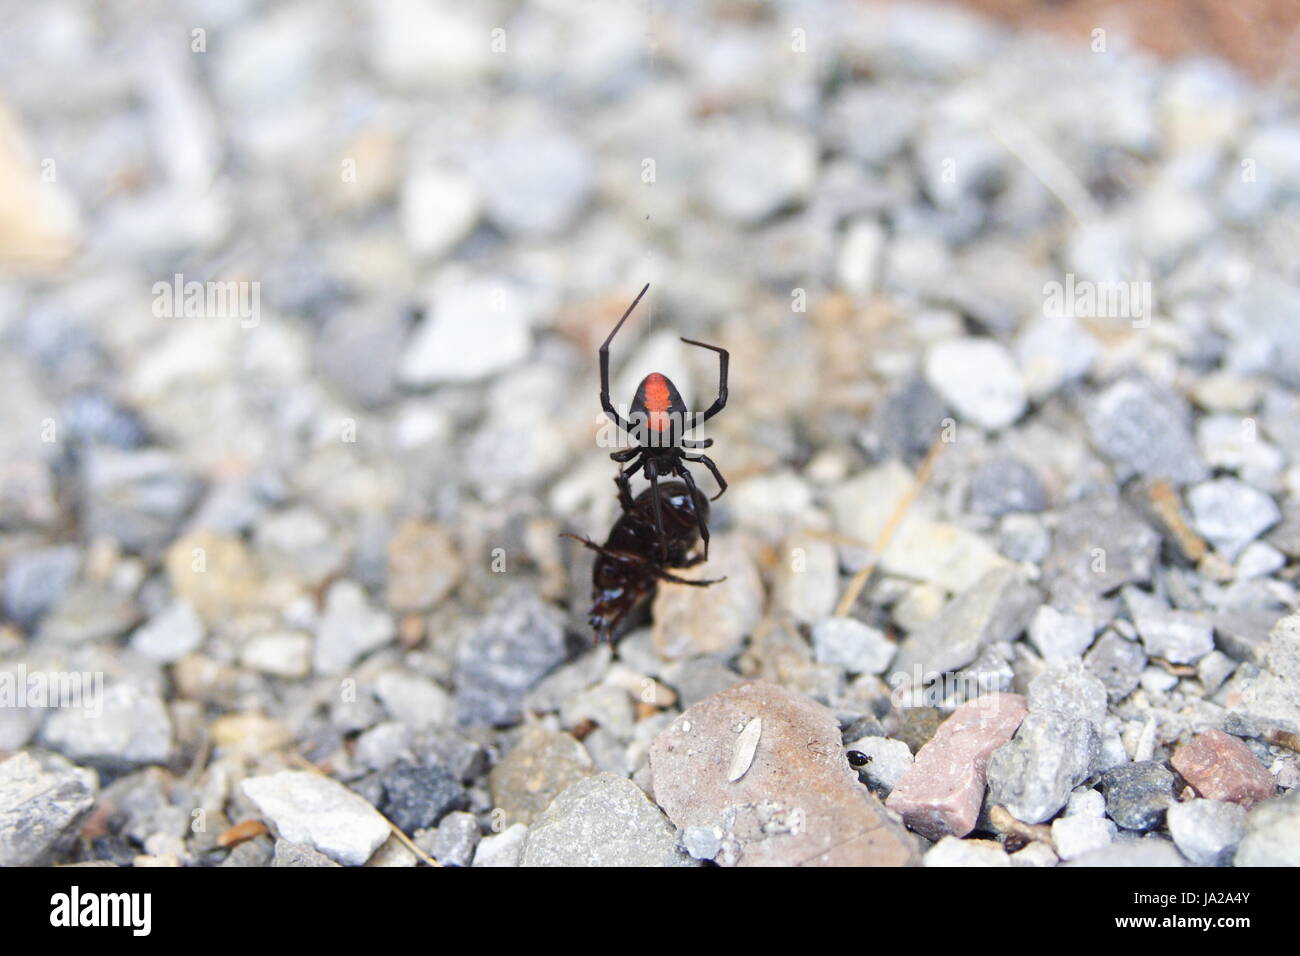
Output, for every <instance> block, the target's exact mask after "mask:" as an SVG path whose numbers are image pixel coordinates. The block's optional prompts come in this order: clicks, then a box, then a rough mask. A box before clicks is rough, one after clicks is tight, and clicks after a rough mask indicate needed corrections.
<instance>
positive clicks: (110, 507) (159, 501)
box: [84, 446, 201, 551]
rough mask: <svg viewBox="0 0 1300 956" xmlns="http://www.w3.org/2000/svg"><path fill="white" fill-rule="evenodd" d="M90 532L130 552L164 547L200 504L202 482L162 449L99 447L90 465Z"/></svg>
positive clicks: (87, 513)
mask: <svg viewBox="0 0 1300 956" xmlns="http://www.w3.org/2000/svg"><path fill="white" fill-rule="evenodd" d="M84 480H85V488H86V510H85V521H86V534H87V535H88V536H90V537H94V536H97V535H105V536H107V537H110V538H113V539H115V540H116V541H117V542H118V543H119V544H121V545H122V547H123V548H125V549H126V550H128V551H156V550H158V549H161V548H162V547H163V546H164V545H165V544H166V543H167V542H168V541H170V540H171V538H172V536H173V535H174V534H175V533H176V531H177V530H178V529H179V527H180V523H181V521H182V519H184V517H185V515H186V513H187V512H188V511H189V510H190V508H192V507H193V506H194V503H195V502H196V501H197V500H198V497H199V492H200V490H201V488H200V485H199V482H198V481H197V479H195V478H194V477H193V476H192V475H190V474H188V473H187V472H186V471H185V470H184V468H183V467H182V465H181V462H180V461H179V460H178V459H177V458H175V457H174V456H172V455H170V454H168V453H166V452H163V451H160V450H158V449H146V450H143V451H119V450H117V449H114V448H108V447H105V446H93V448H92V449H91V450H90V451H89V452H88V454H87V457H86V461H85V478H84Z"/></svg>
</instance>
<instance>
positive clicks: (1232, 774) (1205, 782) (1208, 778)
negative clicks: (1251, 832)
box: [1170, 730, 1277, 807]
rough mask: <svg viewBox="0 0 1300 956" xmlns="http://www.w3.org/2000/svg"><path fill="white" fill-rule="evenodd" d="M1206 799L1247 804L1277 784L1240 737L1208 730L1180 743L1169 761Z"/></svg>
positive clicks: (1270, 792) (1269, 793)
mask: <svg viewBox="0 0 1300 956" xmlns="http://www.w3.org/2000/svg"><path fill="white" fill-rule="evenodd" d="M1170 762H1171V763H1172V764H1173V765H1174V769H1175V770H1177V771H1178V772H1179V773H1180V774H1182V775H1183V779H1184V780H1186V781H1187V782H1188V783H1189V784H1191V785H1192V788H1193V789H1194V790H1195V791H1196V792H1197V793H1198V794H1199V795H1200V796H1202V797H1204V798H1205V799H1206V800H1228V801H1231V802H1232V803H1240V804H1241V805H1242V806H1246V807H1249V806H1251V805H1252V804H1255V803H1258V802H1259V801H1261V800H1267V799H1268V798H1269V797H1271V796H1273V794H1274V792H1275V791H1276V789H1277V783H1276V781H1274V780H1273V775H1272V774H1271V773H1269V772H1268V769H1267V768H1266V767H1265V766H1264V765H1263V764H1262V763H1260V762H1259V761H1258V760H1256V759H1255V755H1254V754H1253V753H1251V752H1250V748H1249V747H1247V746H1246V745H1245V743H1243V742H1242V741H1241V740H1240V739H1239V738H1237V737H1233V736H1232V735H1231V734H1225V733H1224V732H1223V731H1222V730H1207V731H1206V732H1205V733H1203V734H1201V735H1199V736H1198V737H1196V738H1195V739H1193V740H1192V741H1191V742H1190V743H1186V744H1183V745H1182V746H1181V747H1179V748H1178V749H1177V750H1176V751H1175V752H1174V758H1173V760H1172V761H1170Z"/></svg>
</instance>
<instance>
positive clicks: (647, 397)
mask: <svg viewBox="0 0 1300 956" xmlns="http://www.w3.org/2000/svg"><path fill="white" fill-rule="evenodd" d="M649 288H650V284H649V283H648V282H647V283H646V284H645V286H644V287H642V289H641V291H640V292H639V293H637V297H636V298H635V299H633V300H632V304H631V305H629V306H628V307H627V311H626V312H624V313H623V317H622V318H621V319H619V320H618V324H617V325H615V326H614V330H613V331H612V332H610V333H609V337H608V338H606V339H605V344H604V345H602V346H601V347H600V407H601V408H603V409H604V410H605V414H606V415H608V416H609V417H610V420H611V421H612V422H613V423H614V424H615V425H617V426H618V427H619V428H620V429H622V430H623V431H624V432H627V433H628V438H629V439H631V440H632V441H633V442H635V443H636V444H634V445H633V446H632V447H630V448H624V449H621V450H620V451H616V452H613V453H612V454H611V455H610V456H609V457H610V458H612V459H614V460H615V461H616V462H619V463H620V464H626V463H627V462H633V464H632V466H631V467H630V468H628V469H627V470H626V471H623V470H620V471H619V475H618V478H617V479H616V480H617V481H618V484H619V493H620V495H627V494H630V492H629V491H628V479H629V478H630V477H631V476H632V475H635V474H636V473H637V472H638V471H641V470H643V469H644V471H645V476H646V478H648V479H649V480H650V487H651V488H652V489H653V488H655V487H656V486H657V485H658V484H659V479H660V478H661V477H665V478H666V477H668V476H670V475H676V476H677V477H679V478H681V479H682V481H684V482H686V485H687V487H689V488H690V489H691V490H692V491H694V490H695V480H694V479H693V478H692V477H691V473H690V472H689V471H688V470H687V468H686V466H685V464H683V462H687V461H698V462H699V463H700V464H702V465H704V466H705V467H706V468H708V469H709V471H710V472H712V473H713V477H714V478H715V479H716V480H717V482H718V489H719V490H718V493H717V494H716V495H714V496H713V497H714V499H715V500H716V499H717V498H719V497H721V496H722V492H724V491H726V490H727V482H726V480H725V479H724V478H723V477H722V473H721V472H719V471H718V466H717V465H715V464H714V463H713V460H712V459H711V458H709V457H708V456H707V455H699V454H688V452H687V449H691V450H694V449H699V448H708V447H709V446H711V445H712V444H713V439H712V438H705V439H701V440H698V441H697V440H694V439H690V438H685V437H683V433H684V432H686V431H688V430H689V427H688V423H689V422H690V419H691V413H690V410H689V409H688V408H687V407H686V403H685V402H684V401H682V396H681V394H680V393H679V392H678V391H677V386H676V385H674V384H673V383H672V382H671V381H669V379H668V376H666V375H662V374H660V373H659V372H651V373H650V374H649V375H647V376H646V377H645V378H643V379H642V380H641V384H640V385H639V386H637V390H636V395H635V396H634V397H633V399H632V407H631V410H630V412H629V418H630V419H631V420H632V423H629V422H627V421H624V420H623V419H622V418H621V417H619V414H618V412H617V411H616V410H615V409H614V404H613V402H611V401H610V398H609V343H610V342H612V341H614V336H615V335H617V334H618V330H619V329H621V328H622V327H623V323H624V322H626V321H627V317H628V316H629V315H631V314H632V310H633V309H635V308H636V306H637V303H638V302H640V301H641V297H642V296H643V295H645V293H646V289H649ZM682 341H683V342H685V343H686V344H687V345H698V346H699V347H700V348H702V349H709V350H711V351H713V352H717V353H718V396H717V398H715V399H714V400H713V404H712V405H710V406H709V407H708V408H707V409H706V410H705V411H704V414H703V415H701V416H700V417H699V420H698V424H703V423H704V422H707V421H708V420H709V419H710V418H712V417H713V416H714V415H716V414H718V412H720V411H722V409H723V408H724V407H726V404H727V362H728V361H729V359H730V354H729V353H728V352H727V350H726V349H724V348H719V347H718V346H716V345H706V344H705V343H704V342H697V341H695V340H694V339H687V338H683V339H682ZM660 500H661V499H660V497H659V496H658V495H652V496H651V497H650V502H651V506H652V508H653V509H654V523H655V527H656V528H657V529H658V531H659V557H660V560H661V561H663V562H667V560H668V548H669V541H668V534H667V533H666V531H665V527H664V519H663V514H662V508H661V506H660ZM696 517H697V519H698V520H697V523H698V525H699V534H700V538H701V540H703V542H704V559H705V560H707V559H708V557H709V527H708V523H707V522H708V518H707V516H706V514H705V512H704V511H703V510H698V511H697V514H696Z"/></svg>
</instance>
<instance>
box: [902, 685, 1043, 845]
mask: <svg viewBox="0 0 1300 956" xmlns="http://www.w3.org/2000/svg"><path fill="white" fill-rule="evenodd" d="M1026 713H1028V709H1027V708H1026V706H1025V698H1024V697H1022V696H1021V695H1019V694H986V695H985V696H983V697H977V698H975V700H970V701H967V702H966V703H964V704H962V705H961V706H960V707H958V708H957V709H956V710H955V711H953V713H952V716H951V717H949V718H948V719H947V720H945V721H944V722H943V723H942V724H940V725H939V729H938V730H937V731H936V732H935V735H934V737H933V738H932V739H931V740H930V742H929V743H927V744H926V745H925V746H924V747H922V748H921V749H920V750H919V751H917V754H916V760H915V762H914V763H913V764H912V766H911V767H909V768H908V769H907V771H906V772H905V773H904V774H903V776H902V779H900V780H899V781H898V786H896V787H895V788H894V792H893V793H891V794H890V795H889V799H888V800H886V801H885V806H887V807H889V808H890V809H891V810H896V811H897V812H898V813H900V814H902V816H903V822H904V823H906V824H907V825H908V826H909V827H911V828H912V829H913V830H915V831H916V832H917V833H920V834H921V835H922V836H925V837H927V838H929V839H931V840H938V839H940V838H941V837H944V836H948V835H951V836H957V837H962V836H965V835H966V834H968V833H970V831H971V830H973V829H975V821H976V820H977V819H978V818H979V812H980V807H981V805H982V804H983V802H984V787H985V784H986V783H987V777H986V776H985V769H986V768H987V767H988V762H989V757H990V756H991V755H992V753H993V751H995V750H997V749H998V748H999V747H1001V746H1002V745H1003V744H1005V743H1006V742H1007V741H1009V740H1010V739H1011V737H1012V735H1013V734H1015V732H1016V728H1017V727H1019V726H1020V722H1021V721H1022V720H1024V718H1025V714H1026Z"/></svg>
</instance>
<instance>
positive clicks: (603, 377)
mask: <svg viewBox="0 0 1300 956" xmlns="http://www.w3.org/2000/svg"><path fill="white" fill-rule="evenodd" d="M649 288H650V283H649V282H647V283H646V284H645V285H644V286H642V287H641V291H640V292H638V293H637V295H636V298H635V299H633V300H632V304H631V305H629V306H628V307H627V311H626V312H624V313H623V317H622V318H621V319H619V320H618V324H617V325H616V326H614V331H612V332H610V333H609V335H608V337H606V339H605V344H604V345H602V346H601V347H600V407H601V408H603V409H604V410H605V414H606V415H608V416H609V417H610V419H611V420H612V421H613V422H614V424H615V425H617V426H618V427H619V428H621V429H623V431H625V432H626V431H631V430H632V429H631V427H630V426H629V425H628V423H627V422H625V421H624V420H623V419H622V418H620V417H619V414H618V412H616V411H615V410H614V403H613V402H611V401H610V400H609V343H610V342H612V341H614V336H615V335H617V334H618V330H619V329H621V328H622V327H623V323H624V322H626V321H627V317H628V316H629V315H631V314H632V310H633V309H635V308H636V306H637V303H638V302H640V301H641V296H643V295H645V293H646V289H649Z"/></svg>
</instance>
